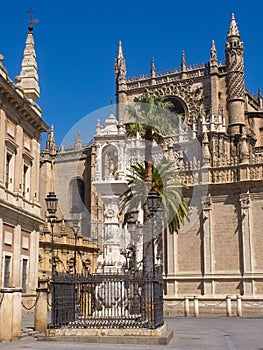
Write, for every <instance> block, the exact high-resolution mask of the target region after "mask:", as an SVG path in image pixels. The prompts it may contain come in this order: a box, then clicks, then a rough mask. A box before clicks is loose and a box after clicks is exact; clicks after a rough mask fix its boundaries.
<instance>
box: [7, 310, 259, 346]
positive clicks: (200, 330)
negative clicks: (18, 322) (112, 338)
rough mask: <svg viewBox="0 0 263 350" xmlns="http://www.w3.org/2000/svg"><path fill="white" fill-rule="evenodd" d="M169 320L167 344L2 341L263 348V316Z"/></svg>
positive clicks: (32, 339)
mask: <svg viewBox="0 0 263 350" xmlns="http://www.w3.org/2000/svg"><path fill="white" fill-rule="evenodd" d="M166 323H167V325H168V327H169V328H170V329H173V330H174V338H173V339H172V340H171V342H170V343H169V344H168V345H163V346H160V345H159V346H157V345H129V344H127V345H126V344H125V345H123V344H122V345H116V344H89V343H62V342H44V341H38V340H37V339H36V338H35V337H34V336H33V335H31V336H26V337H23V338H22V339H21V340H18V341H14V342H11V343H0V350H2V349H3V350H9V349H15V350H24V349H32V350H38V349H39V350H41V349H42V350H43V349H52V350H72V349H73V350H84V349H85V350H98V349H100V350H117V349H120V350H123V349H127V350H129V349H130V350H147V349H151V350H156V349H167V350H170V349H176V350H177V349H178V350H184V349H187V350H199V349H200V350H219V349H220V350H222V349H226V350H263V318H236V317H233V318H226V317H217V318H213V317H200V318H192V317H191V318H190V317H189V318H184V317H175V318H169V319H166Z"/></svg>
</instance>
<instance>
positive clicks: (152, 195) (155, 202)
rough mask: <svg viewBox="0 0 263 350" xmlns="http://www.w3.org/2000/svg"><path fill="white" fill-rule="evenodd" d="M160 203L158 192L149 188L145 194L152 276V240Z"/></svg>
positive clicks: (153, 264) (153, 251)
mask: <svg viewBox="0 0 263 350" xmlns="http://www.w3.org/2000/svg"><path fill="white" fill-rule="evenodd" d="M161 204H162V200H161V197H160V196H159V194H158V193H157V192H156V191H154V190H151V191H150V192H149V193H148V196H147V206H148V209H149V212H150V220H151V238H150V241H151V251H152V269H151V271H152V273H153V276H155V263H156V262H155V249H154V248H155V247H154V240H155V234H154V233H155V232H154V231H155V226H156V224H157V220H156V219H157V217H155V216H157V214H158V216H159V215H160V214H161V213H162V207H161Z"/></svg>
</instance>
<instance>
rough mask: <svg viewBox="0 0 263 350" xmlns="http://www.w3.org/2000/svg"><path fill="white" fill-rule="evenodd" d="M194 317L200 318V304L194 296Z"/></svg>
mask: <svg viewBox="0 0 263 350" xmlns="http://www.w3.org/2000/svg"><path fill="white" fill-rule="evenodd" d="M194 316H195V317H198V316H199V304H198V298H197V296H194Z"/></svg>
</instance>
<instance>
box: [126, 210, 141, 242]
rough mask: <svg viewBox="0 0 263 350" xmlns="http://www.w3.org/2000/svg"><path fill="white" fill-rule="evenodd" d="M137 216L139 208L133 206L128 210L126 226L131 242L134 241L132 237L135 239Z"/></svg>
mask: <svg viewBox="0 0 263 350" xmlns="http://www.w3.org/2000/svg"><path fill="white" fill-rule="evenodd" d="M138 216H139V210H138V209H136V208H133V209H132V210H131V211H130V212H129V217H128V220H127V228H128V231H129V232H130V234H131V241H132V243H134V239H135V237H134V236H135V232H136V228H137V223H138Z"/></svg>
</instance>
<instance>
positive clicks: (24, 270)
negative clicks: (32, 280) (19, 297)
mask: <svg viewBox="0 0 263 350" xmlns="http://www.w3.org/2000/svg"><path fill="white" fill-rule="evenodd" d="M26 286H27V259H23V263H22V292H23V293H26Z"/></svg>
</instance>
